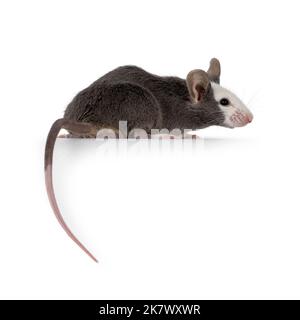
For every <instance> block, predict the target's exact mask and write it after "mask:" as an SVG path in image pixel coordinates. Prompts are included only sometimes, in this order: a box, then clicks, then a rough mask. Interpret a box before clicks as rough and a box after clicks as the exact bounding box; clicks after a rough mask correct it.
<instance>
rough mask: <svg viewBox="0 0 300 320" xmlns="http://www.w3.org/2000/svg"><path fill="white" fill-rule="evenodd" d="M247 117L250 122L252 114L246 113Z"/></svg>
mask: <svg viewBox="0 0 300 320" xmlns="http://www.w3.org/2000/svg"><path fill="white" fill-rule="evenodd" d="M247 118H248V122H249V123H250V122H252V120H253V115H252V114H248V115H247Z"/></svg>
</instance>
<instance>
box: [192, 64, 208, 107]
mask: <svg viewBox="0 0 300 320" xmlns="http://www.w3.org/2000/svg"><path fill="white" fill-rule="evenodd" d="M186 83H187V87H188V90H189V93H190V96H191V99H192V101H193V102H195V103H197V102H199V101H201V100H202V98H203V97H204V96H205V94H206V92H207V90H208V88H209V84H210V82H209V78H208V75H207V73H206V72H205V71H203V70H198V69H196V70H192V71H191V72H189V74H188V75H187V77H186Z"/></svg>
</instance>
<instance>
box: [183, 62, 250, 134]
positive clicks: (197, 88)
mask: <svg viewBox="0 0 300 320" xmlns="http://www.w3.org/2000/svg"><path fill="white" fill-rule="evenodd" d="M220 74H221V66H220V62H219V60H217V59H216V58H213V59H212V60H211V61H210V66H209V69H208V71H207V72H205V71H203V70H199V69H196V70H193V71H191V72H189V74H188V75H187V79H186V83H187V87H188V90H189V93H190V98H191V101H192V103H193V108H196V109H198V110H199V112H201V113H202V114H203V119H204V126H209V125H220V126H224V127H228V128H235V127H243V126H245V125H246V124H248V123H250V122H251V121H252V119H253V115H252V113H251V112H250V110H249V109H248V108H247V107H246V106H245V105H244V103H243V102H242V101H241V100H240V99H239V98H238V97H237V96H236V95H235V94H234V93H232V92H231V91H229V90H227V89H225V88H223V87H221V86H220Z"/></svg>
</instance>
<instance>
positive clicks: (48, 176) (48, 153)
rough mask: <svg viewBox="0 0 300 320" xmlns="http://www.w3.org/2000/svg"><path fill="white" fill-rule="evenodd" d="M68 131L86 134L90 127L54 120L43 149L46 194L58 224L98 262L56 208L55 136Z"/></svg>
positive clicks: (63, 120)
mask: <svg viewBox="0 0 300 320" xmlns="http://www.w3.org/2000/svg"><path fill="white" fill-rule="evenodd" d="M62 128H65V129H70V130H71V131H72V132H76V133H78V134H87V133H89V132H90V131H91V128H92V126H91V125H90V124H89V123H84V122H76V121H72V120H66V119H58V120H56V121H55V122H54V123H53V125H52V127H51V129H50V131H49V134H48V137H47V142H46V148H45V182H46V188H47V193H48V198H49V201H50V204H51V207H52V209H53V212H54V214H55V216H56V218H57V220H58V222H59V223H60V225H61V226H62V227H63V229H64V230H65V232H66V233H67V235H68V236H69V237H70V238H71V239H72V240H73V241H74V242H75V243H76V244H77V245H78V246H79V247H80V248H81V249H82V250H83V251H84V252H85V253H86V254H87V255H88V256H90V257H91V258H92V259H93V260H94V261H95V262H98V260H97V259H96V258H95V257H94V256H93V255H92V254H91V253H90V252H89V251H88V250H87V249H86V247H85V246H84V245H83V244H82V243H81V242H80V241H79V240H78V239H77V238H76V237H75V235H74V234H73V233H72V231H71V230H70V228H69V227H68V226H67V224H66V223H65V221H64V219H63V216H62V214H61V212H60V210H59V208H58V205H57V201H56V197H55V194H54V189H53V178H52V162H53V150H54V145H55V141H56V138H57V135H58V133H59V131H60V129H62Z"/></svg>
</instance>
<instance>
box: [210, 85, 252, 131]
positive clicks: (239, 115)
mask: <svg viewBox="0 0 300 320" xmlns="http://www.w3.org/2000/svg"><path fill="white" fill-rule="evenodd" d="M211 86H212V89H213V93H214V98H215V100H216V101H217V102H218V104H219V107H220V109H221V110H222V111H223V113H224V116H225V121H224V123H223V125H224V126H225V127H229V128H235V127H243V126H245V125H246V124H248V123H249V122H251V121H252V119H253V115H252V113H251V111H250V110H249V109H248V108H247V107H246V106H245V105H244V103H243V102H242V101H241V100H240V99H239V98H238V97H237V96H236V95H235V94H234V93H232V92H230V91H229V90H227V89H225V88H223V87H221V86H220V85H218V84H217V83H214V82H212V83H211ZM224 98H225V99H227V100H228V101H229V104H228V105H227V106H223V105H221V103H220V101H221V100H222V99H224Z"/></svg>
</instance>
